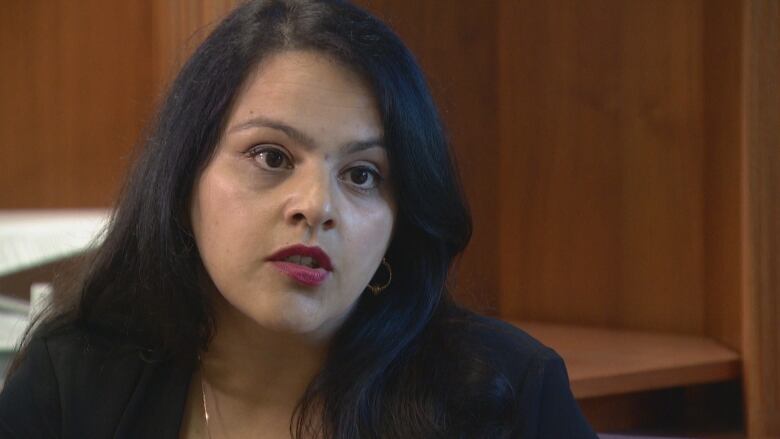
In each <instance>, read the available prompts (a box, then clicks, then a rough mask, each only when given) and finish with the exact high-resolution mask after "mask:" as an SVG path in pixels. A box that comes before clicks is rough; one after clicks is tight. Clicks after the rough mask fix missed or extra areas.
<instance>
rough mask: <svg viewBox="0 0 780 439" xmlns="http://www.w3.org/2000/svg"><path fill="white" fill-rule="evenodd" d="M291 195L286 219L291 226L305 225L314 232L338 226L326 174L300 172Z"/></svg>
mask: <svg viewBox="0 0 780 439" xmlns="http://www.w3.org/2000/svg"><path fill="white" fill-rule="evenodd" d="M294 180H295V183H294V185H293V188H292V191H291V193H290V194H289V198H288V203H287V208H286V209H285V214H284V215H285V219H286V221H287V222H288V223H289V224H292V225H298V224H304V225H305V226H307V227H309V228H310V229H311V230H312V232H314V231H317V230H328V229H332V228H333V227H335V226H336V215H335V213H336V212H335V210H336V209H335V208H334V205H333V194H332V193H331V191H332V187H331V182H330V179H329V178H328V175H327V173H326V172H307V173H304V172H300V173H299V175H298V178H294Z"/></svg>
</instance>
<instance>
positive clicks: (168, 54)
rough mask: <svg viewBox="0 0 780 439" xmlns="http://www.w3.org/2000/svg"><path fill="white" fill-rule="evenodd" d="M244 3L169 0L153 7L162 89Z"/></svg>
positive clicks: (159, 84)
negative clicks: (194, 52)
mask: <svg viewBox="0 0 780 439" xmlns="http://www.w3.org/2000/svg"><path fill="white" fill-rule="evenodd" d="M239 3H240V0H165V1H156V2H153V4H152V13H153V21H152V23H153V26H154V29H155V35H156V39H155V49H156V50H155V58H156V59H157V60H158V62H157V64H156V66H155V67H156V71H155V73H156V76H157V78H158V80H157V84H158V87H159V88H160V89H161V90H162V89H163V88H164V87H165V86H166V85H167V84H168V83H169V82H170V81H171V80H172V79H173V77H174V75H175V74H176V73H177V72H178V70H179V68H180V67H181V66H182V65H183V64H184V62H185V61H186V60H187V58H188V57H189V56H190V55H191V54H192V52H193V51H194V50H195V48H197V46H198V45H199V44H200V43H201V42H202V41H203V40H204V39H205V38H206V37H207V36H208V34H209V33H210V32H211V31H212V30H213V29H214V27H215V26H216V25H217V24H218V23H219V22H220V20H221V19H222V18H223V17H224V16H225V15H227V13H228V12H230V11H231V10H232V9H233V8H234V7H235V6H236V5H238V4H239Z"/></svg>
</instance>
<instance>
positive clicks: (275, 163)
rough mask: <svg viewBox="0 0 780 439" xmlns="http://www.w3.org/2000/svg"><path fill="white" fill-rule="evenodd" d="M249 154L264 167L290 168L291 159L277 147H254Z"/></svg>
mask: <svg viewBox="0 0 780 439" xmlns="http://www.w3.org/2000/svg"><path fill="white" fill-rule="evenodd" d="M249 154H250V156H251V157H252V159H254V160H255V161H256V162H257V164H258V165H259V166H260V167H262V168H264V169H268V170H278V169H292V162H291V160H290V159H289V158H288V157H287V154H285V153H284V152H283V151H281V150H279V149H278V148H272V147H263V148H256V149H253V150H252V151H250V152H249Z"/></svg>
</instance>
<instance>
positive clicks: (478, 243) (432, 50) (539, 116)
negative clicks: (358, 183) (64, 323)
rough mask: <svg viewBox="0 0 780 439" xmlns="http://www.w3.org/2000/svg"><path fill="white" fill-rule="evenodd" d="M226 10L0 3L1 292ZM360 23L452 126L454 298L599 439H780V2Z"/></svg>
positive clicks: (493, 6) (101, 0)
mask: <svg viewBox="0 0 780 439" xmlns="http://www.w3.org/2000/svg"><path fill="white" fill-rule="evenodd" d="M236 3H237V2H236V1H232V0H135V1H131V2H126V1H118V0H111V1H106V0H78V1H71V0H5V1H4V3H3V9H2V12H0V59H2V62H1V63H0V293H1V294H5V295H7V296H13V297H16V298H20V299H22V300H25V299H26V298H27V296H28V295H29V288H30V284H31V283H32V282H41V281H43V282H49V281H51V279H52V277H53V276H54V274H55V273H56V272H58V270H61V269H63V267H65V266H67V265H68V264H72V258H70V259H68V258H65V259H64V262H63V259H62V258H63V257H64V256H68V255H72V254H74V253H77V249H76V247H78V246H79V245H80V244H74V245H73V246H71V247H68V246H65V247H63V249H64V250H63V249H60V250H59V253H57V254H53V253H51V252H49V253H46V251H45V250H34V251H33V250H29V249H27V250H24V251H22V250H19V248H18V247H19V246H24V245H25V244H24V243H22V244H18V243H19V242H33V241H34V240H35V239H38V241H37V242H38V244H36V245H38V247H41V248H44V247H47V245H48V246H49V247H51V243H52V242H54V238H52V237H50V236H48V235H46V233H50V234H51V233H52V232H51V231H52V230H54V229H57V228H58V227H61V224H62V221H60V220H59V219H61V218H63V215H65V216H66V217H67V218H66V219H67V220H68V221H72V219H73V215H76V216H79V215H80V214H81V213H83V214H84V217H85V218H86V221H87V222H88V224H100V219H101V218H104V217H105V215H106V212H107V210H105V209H109V208H110V207H111V206H112V203H113V202H114V199H115V197H116V195H117V193H118V191H119V188H120V184H121V181H122V179H123V176H124V174H125V172H126V171H127V168H128V165H129V163H130V162H131V160H132V158H133V156H134V147H135V145H136V144H137V143H138V142H139V141H140V140H142V139H143V128H144V126H145V125H146V124H147V123H148V122H149V121H150V120H151V118H152V117H153V112H154V108H155V105H156V103H157V102H158V101H159V100H160V99H161V96H162V94H163V93H164V90H165V86H166V84H167V83H168V82H169V81H170V80H171V78H172V75H174V74H175V72H176V69H177V68H178V66H180V65H181V63H182V61H183V60H184V59H186V57H187V55H188V54H189V53H190V52H191V51H192V50H193V49H194V47H195V46H196V45H197V44H198V43H199V42H200V41H201V40H202V38H203V37H204V36H205V35H206V34H207V33H208V32H209V30H210V29H211V28H212V27H213V25H214V24H215V22H217V21H218V20H219V18H220V17H222V16H223V15H224V14H225V13H226V12H227V11H229V10H230V9H231V8H232V7H233V6H234V5H235V4H236ZM357 3H358V4H360V5H362V6H364V7H366V8H368V9H369V10H371V11H373V12H374V13H376V14H377V15H378V16H380V17H381V18H383V19H384V20H385V21H386V22H388V23H389V24H390V25H391V27H393V28H394V29H395V30H396V31H397V32H398V33H399V34H400V36H401V37H402V39H403V40H404V41H405V42H406V43H407V44H408V46H409V47H410V48H411V49H412V51H413V52H414V53H415V55H416V56H417V57H418V60H419V61H420V63H421V64H422V66H423V68H424V70H425V71H426V73H427V76H428V79H429V82H430V84H431V87H432V89H433V92H434V95H435V97H436V99H437V102H438V103H439V106H440V109H441V111H442V114H443V118H444V120H445V122H446V125H447V127H448V130H449V134H450V138H451V141H452V145H453V149H454V151H455V154H456V156H457V161H458V166H459V169H460V172H461V175H462V177H463V184H464V187H465V189H466V192H467V195H468V198H469V201H470V203H471V206H472V209H473V214H474V220H475V234H474V239H473V242H472V245H471V246H470V248H469V250H468V251H467V252H466V254H465V255H464V256H463V258H462V259H461V260H460V262H459V271H458V274H457V276H455V277H454V278H453V288H454V290H455V291H456V294H457V296H458V298H459V299H460V300H461V301H463V302H464V303H466V304H468V305H469V306H471V307H473V308H476V309H478V310H480V311H482V312H485V313H488V314H492V315H495V316H499V317H501V318H503V319H506V320H508V321H511V322H513V323H515V324H517V325H518V326H520V327H521V328H524V329H525V330H527V331H528V332H529V333H531V334H533V335H535V336H536V337H538V338H540V339H541V340H542V341H544V342H545V343H547V344H548V345H550V346H552V347H553V348H554V349H556V350H557V351H558V352H559V353H560V354H561V355H562V356H563V357H564V359H565V360H566V363H567V366H568V368H569V375H570V378H571V381H572V389H573V391H574V393H575V396H577V398H578V399H579V401H580V404H581V406H582V407H583V410H584V412H585V414H586V415H587V416H588V418H589V419H590V421H591V422H592V423H593V425H594V426H595V427H596V428H597V429H598V430H599V431H602V432H624V433H625V432H633V433H634V434H647V435H679V436H699V435H706V436H708V437H746V436H750V437H758V438H764V437H766V438H769V437H780V335H779V334H778V333H780V276H779V275H778V272H780V270H778V268H780V223H779V222H778V210H779V207H778V205H779V203H778V201H780V188H779V186H780V157H779V154H780V129H778V127H779V126H780V87H778V78H780V1H777V0H551V1H542V0H535V1H532V0H481V1H471V2H466V1H447V2H445V1H442V0H414V1H406V0H360V1H358V2H357ZM61 209H65V210H61ZM84 209H86V210H84ZM95 209H98V210H95ZM42 218H43V219H42ZM36 221H39V222H40V224H41V225H40V226H39V227H37V228H36V229H35V230H33V231H29V230H27V229H25V227H23V226H24V225H29V224H31V223H35V222H36ZM57 224H60V226H57ZM81 224H82V225H81V226H74V227H76V228H78V227H82V229H83V228H84V227H83V224H84V223H83V222H82V223H81ZM3 229H4V230H3ZM28 229H29V228H28ZM20 230H22V231H21V232H20ZM25 230H26V231H25ZM47 231H48V232H47ZM82 232H83V230H82V231H81V232H80V233H82ZM20 233H27V235H24V236H28V235H29V236H30V238H29V239H30V240H26V241H20V239H19V237H20V236H21V235H20ZM36 236H37V237H36ZM41 236H44V237H45V239H44V240H43V244H40V242H41ZM25 239H26V238H25ZM88 241H89V239H88V238H85V239H82V240H81V241H79V242H81V243H82V245H85V243H87V242H88ZM9 243H10V244H9ZM14 243H15V244H14ZM4 245H5V246H6V247H5V250H4V249H3V246H4ZM14 245H15V246H16V247H14V248H12V247H9V246H14ZM30 245H31V246H32V244H30ZM9 248H11V249H10V250H9ZM4 252H5V253H4ZM24 252H26V253H25V254H26V256H25V258H21V259H24V263H15V261H16V260H17V259H20V257H19V254H21V253H24ZM28 253H30V254H33V256H30V257H28V256H29V254H28ZM38 253H40V256H36V255H38ZM3 258H5V260H3ZM36 258H37V259H36ZM69 261H70V262H69ZM4 263H5V266H4V265H3V264H4ZM55 294H56V293H55ZM0 330H1V328H0Z"/></svg>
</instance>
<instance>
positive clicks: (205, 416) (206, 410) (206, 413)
mask: <svg viewBox="0 0 780 439" xmlns="http://www.w3.org/2000/svg"><path fill="white" fill-rule="evenodd" d="M200 394H201V396H202V397H203V419H205V420H206V436H208V438H209V439H211V428H209V408H208V406H207V405H206V385H205V383H204V379H203V365H202V364H201V367H200Z"/></svg>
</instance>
